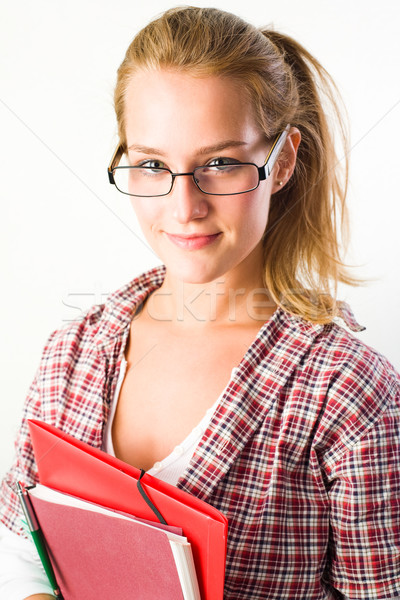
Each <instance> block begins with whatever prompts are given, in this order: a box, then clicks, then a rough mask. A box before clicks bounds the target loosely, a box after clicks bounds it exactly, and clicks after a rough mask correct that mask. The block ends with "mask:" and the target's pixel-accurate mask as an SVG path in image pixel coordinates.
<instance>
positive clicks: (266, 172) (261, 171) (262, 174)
mask: <svg viewBox="0 0 400 600" xmlns="http://www.w3.org/2000/svg"><path fill="white" fill-rule="evenodd" d="M289 130H290V124H288V125H286V127H285V129H284V130H283V131H282V132H281V133H279V134H278V135H277V136H276V138H275V140H274V142H273V144H272V146H271V148H270V150H269V152H268V154H267V157H266V159H265V162H264V164H263V165H262V166H261V167H258V166H257V165H256V164H255V163H252V162H244V163H238V165H252V166H254V167H256V169H257V171H258V183H257V185H256V186H254V187H253V188H251V189H249V190H245V191H243V192H231V193H229V194H214V193H212V192H205V191H204V190H202V189H201V187H199V185H198V183H197V181H196V178H195V176H194V175H195V171H196V169H202V168H204V167H206V166H207V165H199V166H198V167H195V169H194V171H190V172H188V173H173V172H172V171H171V169H168V167H160V170H163V171H168V172H169V173H170V174H171V176H172V179H171V187H170V189H169V191H168V192H166V193H165V194H156V195H154V196H147V195H146V196H144V195H143V194H130V193H129V192H122V191H121V190H120V189H119V188H118V187H117V184H116V183H115V179H114V169H154V167H146V166H142V167H141V166H127V167H118V165H119V162H120V160H121V158H122V156H123V155H124V153H125V150H124V149H123V147H122V145H121V144H118V145H117V147H116V149H115V152H114V154H113V155H112V158H111V161H110V164H109V165H108V167H107V173H108V180H109V182H110V184H112V185H115V187H116V188H117V190H118V191H119V192H120V193H121V194H125V195H127V196H133V197H135V198H161V197H162V196H168V194H170V193H171V191H172V188H173V187H174V183H175V179H176V177H182V176H183V177H187V176H189V175H190V176H191V177H192V179H193V181H194V184H195V185H196V187H197V188H198V189H199V190H200V191H201V192H202V193H203V194H207V195H208V196H237V195H239V194H246V193H247V192H252V191H253V190H256V189H257V188H258V186H259V185H260V181H265V180H266V179H267V178H268V177H269V176H270V175H271V172H272V169H273V168H274V166H275V163H276V161H277V159H278V156H279V154H280V152H281V150H282V148H283V146H284V144H285V142H286V138H287V136H288V134H289Z"/></svg>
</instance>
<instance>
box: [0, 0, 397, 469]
mask: <svg viewBox="0 0 400 600" xmlns="http://www.w3.org/2000/svg"><path fill="white" fill-rule="evenodd" d="M193 4H195V5H197V6H207V5H208V3H203V2H195V1H194V2H193ZM172 5H173V4H170V3H169V2H166V1H165V0H159V1H157V0H151V1H150V2H144V3H142V2H135V1H134V0H129V1H128V0H113V2H110V0H80V1H77V0H68V2H61V1H59V0H35V2H31V1H30V0H22V1H19V2H15V1H14V0H3V2H2V6H1V21H0V131H1V144H0V169H1V183H0V190H1V245H2V247H1V280H2V293H1V312H0V322H1V363H0V364H1V379H0V389H1V400H0V411H1V413H0V414H1V417H0V474H2V473H3V472H4V470H5V469H6V467H7V466H8V464H9V463H10V461H11V459H12V453H13V447H12V440H13V438H14V435H15V431H16V429H17V426H18V422H19V419H20V413H21V407H22V403H23V400H24V396H25V393H26V391H27V388H28V386H29V384H30V381H31V380H32V378H33V375H34V372H35V370H36V367H37V365H38V361H39V358H40V353H41V349H42V346H43V344H44V343H45V340H46V338H47V336H48V334H49V333H50V332H51V331H52V330H53V329H55V328H57V327H59V326H60V325H62V324H63V323H64V322H66V321H68V320H71V319H73V318H75V317H77V316H79V313H80V311H81V310H82V309H83V308H85V307H87V306H89V305H91V304H93V303H95V302H96V303H97V302H100V301H101V300H102V299H104V298H105V297H106V296H107V294H108V293H110V292H111V291H113V290H115V289H116V288H118V287H119V286H120V285H123V284H124V283H126V282H127V281H128V280H130V279H131V278H133V277H134V276H135V275H137V274H139V273H140V272H142V271H143V270H145V269H147V268H148V267H150V266H152V265H154V264H157V263H158V260H157V258H156V257H155V256H154V255H153V253H152V251H151V250H149V249H148V247H147V244H146V243H145V242H144V241H143V239H142V237H141V235H140V233H139V231H138V227H137V224H136V222H135V218H134V216H133V214H132V212H131V209H130V205H129V200H128V199H127V197H124V196H122V195H119V194H118V192H116V191H115V190H114V189H113V187H112V186H110V185H109V184H108V181H107V174H106V167H107V164H108V161H109V158H110V156H111V153H112V151H113V149H114V145H115V144H116V141H117V137H116V124H115V119H114V113H113V106H112V95H113V87H114V82H115V74H116V69H117V67H118V65H119V63H120V62H121V60H122V58H123V55H124V52H125V50H126V48H127V46H128V44H129V42H130V41H131V39H132V37H133V36H134V34H135V32H136V31H137V30H138V29H140V28H141V27H142V26H143V25H145V24H146V23H147V22H148V21H149V20H150V19H152V18H153V17H154V16H156V15H157V14H158V13H160V12H162V11H163V10H165V9H166V8H169V7H170V6H172ZM213 5H214V6H216V7H220V8H223V9H226V10H231V11H232V12H236V13H238V14H240V15H241V16H243V17H244V18H246V19H247V20H249V21H251V22H253V23H254V24H255V25H258V26H261V25H265V24H269V23H273V24H274V26H275V28H276V29H278V30H282V31H283V32H285V33H288V34H290V35H292V36H294V37H295V38H297V39H298V40H299V41H300V42H302V43H303V45H305V46H306V48H308V49H309V50H310V51H311V52H312V53H313V54H314V55H315V56H316V57H317V58H318V59H319V60H320V61H321V62H322V64H323V65H324V66H325V67H326V68H327V69H328V71H330V73H331V74H332V75H333V77H334V78H335V80H336V82H337V83H338V85H339V88H340V90H341V92H342V95H343V98H344V101H345V103H346V105H347V108H348V112H349V116H350V122H351V133H352V135H351V145H352V150H351V185H350V193H349V205H350V209H351V217H352V227H353V229H352V231H353V235H352V247H351V253H350V254H349V256H348V260H349V261H350V262H351V263H352V264H357V265H360V268H359V269H357V271H356V272H357V273H358V274H359V275H362V276H365V277H368V278H370V279H371V282H370V283H369V284H368V286H366V287H363V288H359V289H355V290H354V289H342V290H341V297H342V298H343V299H346V300H348V301H349V302H350V303H351V305H352V307H353V309H354V311H355V314H356V316H357V318H358V320H359V321H360V322H361V323H363V324H364V325H366V326H367V331H366V332H364V333H362V334H360V337H361V338H362V339H363V340H364V341H365V342H366V343H367V344H369V345H372V346H374V347H375V348H377V349H378V350H380V351H381V352H382V353H383V354H385V355H386V356H387V357H388V358H389V359H390V360H391V361H392V363H393V364H394V365H395V366H396V367H397V369H400V344H399V341H398V338H399V333H400V325H399V321H398V308H399V298H400V286H399V279H398V271H399V268H398V264H399V258H400V251H399V250H400V244H399V237H400V233H399V216H400V210H399V204H400V198H399V192H398V173H399V162H400V153H399V149H398V145H399V140H400V136H399V121H400V78H399V75H398V73H399V58H400V36H399V35H398V29H399V25H400V8H399V7H400V5H399V3H397V2H393V0H381V1H380V2H375V0H374V1H372V0H367V1H362V0H355V1H353V2H349V1H348V0H346V1H345V0H336V1H335V2H331V1H330V0H329V1H327V0H303V1H302V2H299V1H298V0H262V1H260V0H254V1H252V0H247V1H246V2H238V1H237V0H231V1H225V0H220V1H215V2H214V3H213Z"/></svg>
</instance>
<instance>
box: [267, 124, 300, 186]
mask: <svg viewBox="0 0 400 600" xmlns="http://www.w3.org/2000/svg"><path fill="white" fill-rule="evenodd" d="M300 141H301V133H300V131H299V130H298V129H297V127H291V128H290V130H289V133H288V136H287V138H286V142H285V145H284V146H283V148H282V151H281V153H280V156H279V158H278V160H277V162H276V164H275V166H274V168H273V169H272V173H271V175H270V177H272V182H273V183H272V188H271V194H275V193H276V192H278V191H279V190H281V189H282V188H283V186H284V185H285V184H286V183H287V182H288V181H289V179H290V178H291V176H292V175H293V171H294V168H295V166H296V158H297V150H298V148H299V145H300Z"/></svg>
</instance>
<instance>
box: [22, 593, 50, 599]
mask: <svg viewBox="0 0 400 600" xmlns="http://www.w3.org/2000/svg"><path fill="white" fill-rule="evenodd" d="M54 598H55V596H50V594H33V596H28V597H27V598H25V600H54Z"/></svg>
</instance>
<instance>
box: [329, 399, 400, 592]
mask: <svg viewBox="0 0 400 600" xmlns="http://www.w3.org/2000/svg"><path fill="white" fill-rule="evenodd" d="M399 457H400V407H399V402H398V398H397V399H395V401H394V402H393V403H392V404H391V405H390V406H389V407H388V408H387V409H386V411H385V413H384V414H383V415H381V417H380V419H379V421H378V422H377V423H375V424H374V425H373V426H372V427H370V428H369V430H368V431H367V432H366V434H365V435H364V436H363V437H362V438H361V439H359V441H358V443H356V444H355V445H354V446H353V447H352V448H350V449H349V450H348V451H346V452H344V453H343V455H342V456H341V457H340V458H339V459H338V460H337V461H336V464H335V467H334V468H333V469H332V471H331V473H330V480H331V488H330V501H331V544H330V548H329V551H330V553H331V573H330V576H331V581H332V583H333V585H334V587H335V588H336V589H338V590H339V591H340V592H341V593H342V594H343V595H344V596H345V597H346V598H348V599H349V600H353V599H356V598H357V600H372V599H380V598H385V599H388V598H391V597H398V596H399V595H400V460H399Z"/></svg>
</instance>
